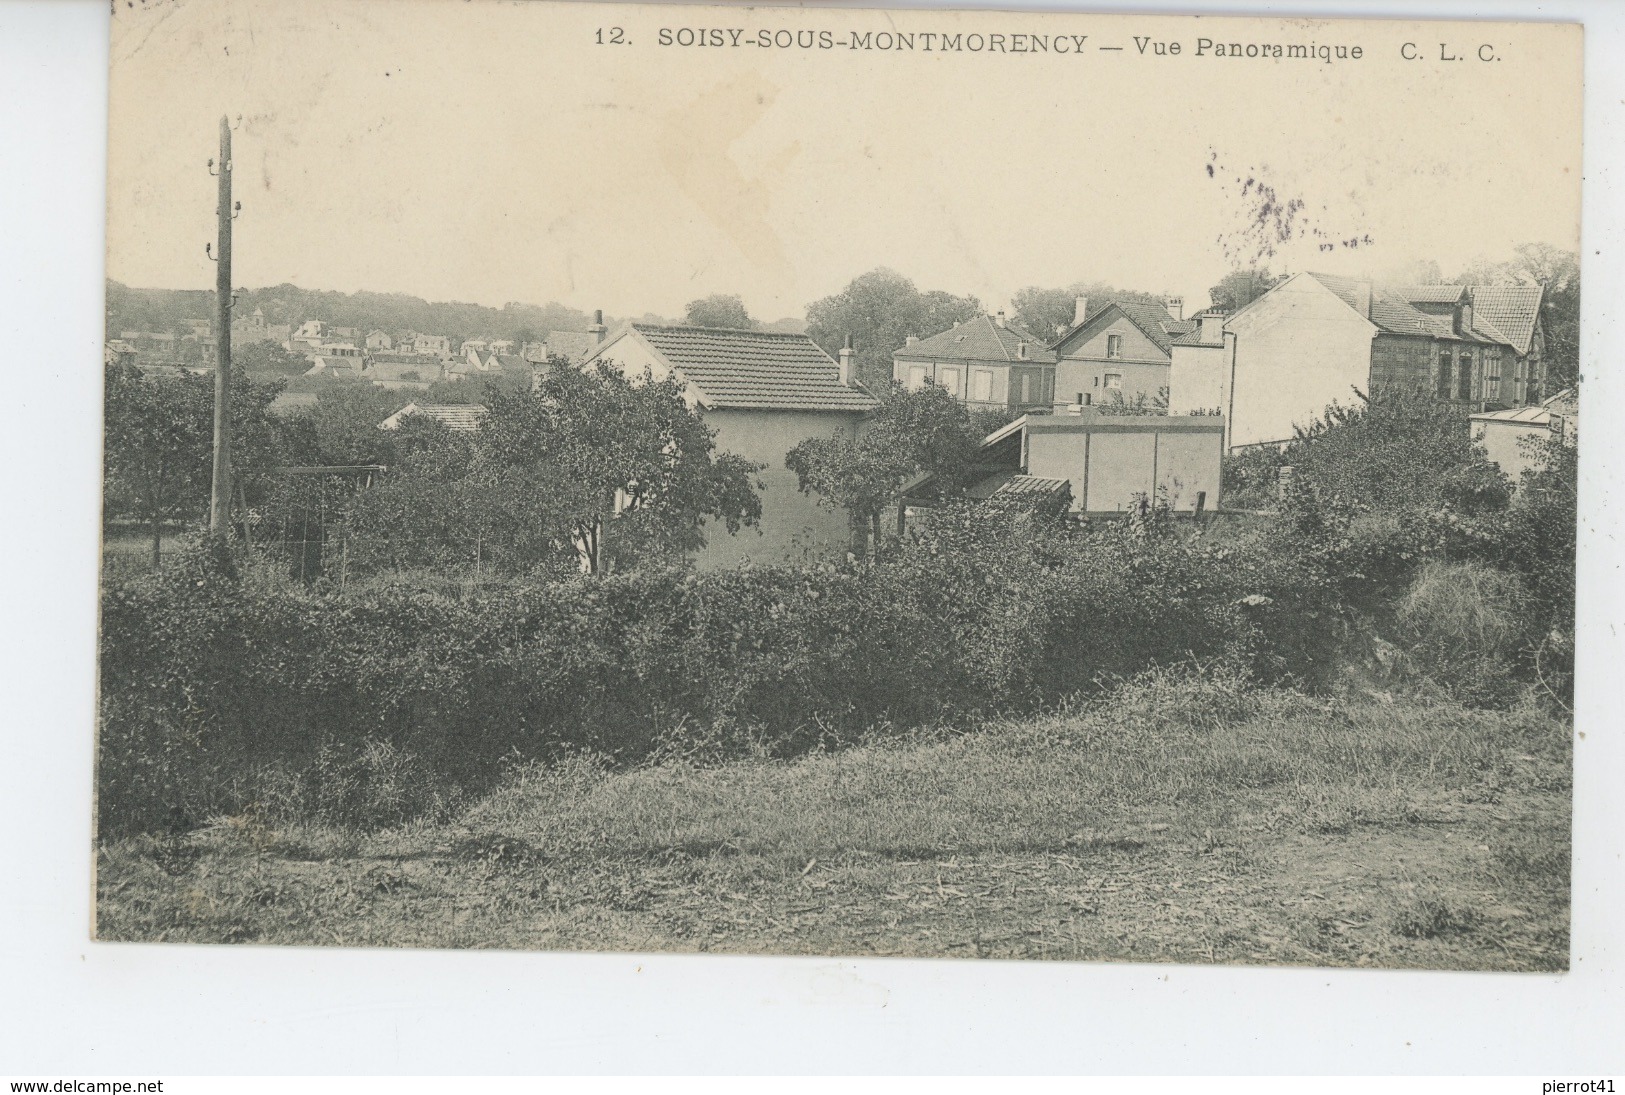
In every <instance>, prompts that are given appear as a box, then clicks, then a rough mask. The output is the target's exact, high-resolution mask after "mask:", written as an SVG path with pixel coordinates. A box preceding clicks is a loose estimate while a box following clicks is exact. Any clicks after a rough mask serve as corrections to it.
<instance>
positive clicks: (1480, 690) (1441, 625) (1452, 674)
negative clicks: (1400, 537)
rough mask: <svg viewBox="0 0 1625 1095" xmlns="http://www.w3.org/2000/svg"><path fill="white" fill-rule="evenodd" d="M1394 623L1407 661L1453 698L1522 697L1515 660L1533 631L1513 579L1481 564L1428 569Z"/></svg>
mask: <svg viewBox="0 0 1625 1095" xmlns="http://www.w3.org/2000/svg"><path fill="white" fill-rule="evenodd" d="M1395 616H1396V619H1397V622H1398V624H1399V627H1400V629H1401V634H1402V636H1403V638H1404V640H1405V642H1406V645H1407V646H1408V648H1409V659H1408V660H1409V661H1410V662H1411V664H1412V665H1413V666H1414V667H1415V668H1416V669H1417V670H1418V671H1420V672H1421V673H1422V674H1424V675H1425V676H1427V677H1428V678H1430V679H1431V680H1433V681H1434V682H1435V683H1437V684H1438V685H1440V686H1441V687H1442V688H1443V689H1444V690H1445V691H1446V692H1447V693H1449V694H1450V695H1451V696H1452V697H1453V698H1454V699H1456V700H1458V701H1459V702H1461V703H1466V704H1469V705H1473V706H1492V707H1493V706H1506V705H1508V704H1510V703H1511V702H1512V701H1513V700H1515V699H1516V698H1517V696H1518V695H1519V694H1521V693H1522V691H1523V685H1522V683H1521V682H1520V679H1519V676H1520V675H1519V674H1518V672H1517V669H1518V660H1519V657H1520V655H1521V653H1522V652H1523V650H1524V649H1525V648H1526V647H1527V646H1528V643H1529V641H1530V638H1531V635H1530V631H1531V626H1530V612H1529V598H1528V595H1527V593H1526V592H1525V590H1524V587H1523V583H1522V582H1520V581H1519V580H1518V577H1517V575H1515V574H1508V573H1507V572H1505V571H1501V570H1496V569H1494V568H1492V567H1489V566H1486V565H1485V564H1483V563H1473V562H1466V563H1447V562H1439V561H1433V562H1429V563H1427V564H1426V565H1424V566H1423V567H1422V569H1421V570H1420V571H1419V572H1418V573H1417V576H1416V579H1415V581H1414V582H1412V584H1411V587H1410V589H1409V590H1408V591H1407V592H1406V594H1405V595H1404V596H1403V597H1402V598H1400V600H1399V602H1398V604H1397V605H1396V610H1395Z"/></svg>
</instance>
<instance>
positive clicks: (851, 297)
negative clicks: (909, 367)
mask: <svg viewBox="0 0 1625 1095" xmlns="http://www.w3.org/2000/svg"><path fill="white" fill-rule="evenodd" d="M981 310H982V305H981V302H980V301H978V300H977V299H976V298H975V297H956V296H954V295H952V294H951V293H945V292H940V291H933V292H925V293H922V292H920V291H919V290H918V289H916V288H915V287H914V283H913V282H912V281H910V280H909V279H908V278H905V277H904V276H903V275H901V274H899V273H897V272H896V271H893V270H887V269H885V268H881V269H877V270H871V271H869V272H868V273H867V274H861V275H859V276H858V277H856V278H853V279H852V281H851V282H850V283H849V284H848V285H847V287H846V288H845V289H843V290H841V291H840V292H839V293H836V294H835V295H834V296H830V297H825V298H824V299H823V300H819V301H814V302H813V303H812V304H809V305H808V306H807V334H808V335H810V336H811V337H812V340H813V341H814V342H816V343H818V345H820V346H822V347H823V348H824V351H825V352H826V353H828V354H830V355H832V356H833V355H834V354H836V353H837V352H839V350H840V348H841V346H842V345H844V344H845V341H846V338H847V336H849V335H850V336H851V338H852V343H853V349H854V350H856V355H855V360H856V366H857V368H856V371H857V377H858V380H859V381H860V382H862V383H863V384H864V385H866V386H867V387H869V388H870V389H871V390H873V391H876V392H883V391H885V390H886V389H887V388H889V387H890V386H891V381H892V357H891V355H892V353H893V352H894V351H896V350H897V349H899V348H900V347H901V346H902V345H903V344H904V343H905V342H907V341H908V336H910V335H918V336H921V337H926V336H929V335H934V334H936V333H937V332H938V331H946V330H947V329H948V328H950V327H952V326H953V325H954V324H956V323H962V322H963V321H965V320H967V319H970V318H972V317H973V316H975V315H977V314H978V313H980V312H981Z"/></svg>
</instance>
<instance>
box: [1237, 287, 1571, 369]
mask: <svg viewBox="0 0 1625 1095" xmlns="http://www.w3.org/2000/svg"><path fill="white" fill-rule="evenodd" d="M1306 276H1308V277H1311V278H1314V279H1315V280H1316V281H1318V282H1319V283H1320V284H1321V285H1324V286H1325V287H1326V288H1327V289H1329V290H1330V291H1331V292H1332V293H1334V294H1336V296H1337V297H1338V299H1340V300H1341V301H1342V302H1343V303H1344V304H1347V305H1348V306H1349V307H1350V308H1353V309H1354V310H1355V311H1356V312H1359V313H1360V314H1361V315H1362V316H1364V317H1365V318H1366V319H1369V320H1370V321H1371V322H1372V323H1374V324H1376V325H1377V327H1378V328H1379V329H1380V330H1383V331H1387V332H1389V333H1390V334H1396V335H1424V336H1427V337H1430V338H1444V339H1457V340H1459V341H1463V342H1489V343H1497V344H1500V345H1504V346H1511V347H1512V348H1513V349H1514V350H1516V351H1517V352H1518V353H1520V354H1526V353H1528V352H1529V341H1530V338H1531V337H1532V336H1533V333H1534V329H1535V318H1536V316H1538V315H1539V311H1540V296H1541V289H1540V287H1539V286H1521V285H1520V286H1469V285H1404V286H1399V287H1397V288H1389V287H1386V286H1382V285H1376V284H1374V283H1372V282H1369V281H1363V280H1361V279H1359V278H1349V277H1342V276H1340V275H1337V274H1317V273H1314V272H1309V273H1308V274H1307V275H1306ZM1272 291H1273V290H1272ZM1463 294H1466V296H1467V298H1468V299H1469V300H1470V301H1471V302H1472V304H1473V320H1472V323H1471V325H1470V326H1469V328H1468V329H1467V331H1465V332H1464V333H1461V334H1458V333H1457V332H1456V329H1455V323H1454V321H1453V319H1452V317H1451V316H1448V315H1435V314H1434V313H1431V312H1424V311H1422V310H1421V309H1420V308H1417V307H1416V304H1419V303H1420V304H1441V303H1442V304H1452V303H1457V302H1459V301H1460V300H1461V299H1462V296H1463ZM1265 295H1266V296H1267V295H1268V294H1265ZM1260 299H1262V298H1260Z"/></svg>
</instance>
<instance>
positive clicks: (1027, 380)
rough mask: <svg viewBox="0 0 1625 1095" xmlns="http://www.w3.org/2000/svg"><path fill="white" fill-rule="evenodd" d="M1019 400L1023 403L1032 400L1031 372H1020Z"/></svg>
mask: <svg viewBox="0 0 1625 1095" xmlns="http://www.w3.org/2000/svg"><path fill="white" fill-rule="evenodd" d="M1021 401H1022V402H1023V403H1031V402H1032V401H1033V374H1032V373H1022V374H1021Z"/></svg>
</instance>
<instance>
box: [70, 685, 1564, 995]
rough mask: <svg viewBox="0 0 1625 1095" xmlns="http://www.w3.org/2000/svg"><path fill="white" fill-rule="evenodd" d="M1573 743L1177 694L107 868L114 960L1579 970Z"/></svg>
mask: <svg viewBox="0 0 1625 1095" xmlns="http://www.w3.org/2000/svg"><path fill="white" fill-rule="evenodd" d="M1570 733H1571V731H1570V728H1569V726H1568V724H1567V723H1566V722H1564V721H1561V720H1559V719H1556V718H1553V717H1552V716H1550V715H1549V714H1547V713H1545V712H1543V711H1541V710H1539V709H1537V708H1535V707H1533V706H1526V707H1520V708H1518V709H1516V710H1513V711H1510V712H1490V711H1476V710H1468V709H1464V708H1461V707H1457V706H1453V705H1446V704H1436V703H1431V702H1427V701H1423V700H1416V699H1405V698H1397V699H1390V698H1389V697H1387V696H1385V695H1364V696H1363V698H1357V699H1348V698H1343V699H1339V700H1338V701H1336V702H1331V701H1325V700H1321V699H1316V698H1311V697H1307V696H1304V695H1300V694H1297V693H1293V692H1285V691H1262V692H1261V691H1248V690H1244V689H1242V688H1240V687H1238V686H1236V685H1235V684H1234V683H1227V682H1225V681H1212V680H1208V681H1195V682H1193V681H1188V680H1176V679H1172V678H1167V677H1163V678H1151V679H1146V680H1142V681H1139V682H1135V683H1131V684H1130V685H1127V686H1125V687H1124V688H1123V689H1122V690H1121V691H1119V692H1117V693H1115V694H1113V695H1112V696H1111V697H1110V698H1109V699H1108V700H1105V701H1102V702H1099V703H1096V704H1093V705H1090V706H1088V707H1083V708H1080V709H1078V710H1073V711H1062V712H1057V713H1054V714H1051V715H1047V716H1044V717H1041V718H1037V719H1032V720H1025V721H1021V722H1011V723H1005V724H994V725H989V726H985V727H983V728H981V729H979V730H977V731H974V732H971V733H964V734H957V735H946V734H943V735H921V736H917V737H915V738H913V739H909V740H890V741H885V742H876V743H873V744H869V745H865V746H862V747H858V748H852V749H848V750H843V751H839V752H834V753H826V754H816V755H812V756H807V757H803V758H801V759H798V760H795V761H792V762H777V761H768V760H737V761H733V762H729V763H724V764H717V765H713V766H705V767H700V766H695V765H693V764H689V763H667V764H663V765H659V766H649V767H644V768H639V769H635V770H625V771H606V770H604V769H602V768H600V767H597V766H595V765H593V764H592V763H590V762H589V761H586V760H583V761H580V762H578V763H569V764H564V765H557V766H553V767H551V768H548V769H542V768H540V767H535V766H532V767H526V768H520V769H516V770H515V771H514V772H513V773H512V774H511V776H510V778H509V779H508V780H507V781H506V783H505V784H504V785H503V786H502V787H501V788H500V789H499V790H498V791H497V792H495V793H494V794H491V795H489V796H488V797H486V798H484V799H482V800H481V801H479V802H478V803H477V804H475V805H474V806H472V807H471V808H469V809H466V810H463V811H460V812H459V813H457V814H456V815H455V816H453V817H451V818H449V819H442V820H439V821H434V822H428V821H425V822H419V823H415V824H413V825H409V826H406V827H403V828H399V829H394V830H390V831H381V832H372V833H365V832H359V831H339V830H332V829H317V828H311V827H305V826H300V825H297V824H294V825H273V824H268V823H266V822H263V821H255V820H252V819H249V818H221V819H218V820H217V821H216V822H214V823H213V824H211V825H209V826H208V827H205V828H203V829H200V830H198V831H195V832H192V833H189V834H185V835H181V836H174V837H141V838H137V839H132V840H126V841H122V842H119V843H116V844H113V845H110V846H107V847H104V848H102V849H101V850H100V853H99V870H98V881H97V886H98V901H97V904H98V925H97V930H98V935H99V937H100V938H102V939H110V940H141V941H153V940H164V941H172V942H173V941H193V942H230V943H299V944H342V945H348V946H389V945H405V946H419V947H514V948H542V949H591V950H614V951H710V952H741V953H750V952H754V953H781V954H829V955H858V954H881V955H917V956H964V957H973V956H974V957H993V958H1049V959H1121V960H1133V961H1157V962H1225V963H1257V964H1281V963H1286V964H1308V965H1327V966H1389V967H1392V966H1399V967H1424V968H1449V969H1504V970H1562V969H1566V968H1567V966H1568V909H1569V790H1570V779H1569V772H1570Z"/></svg>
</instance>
